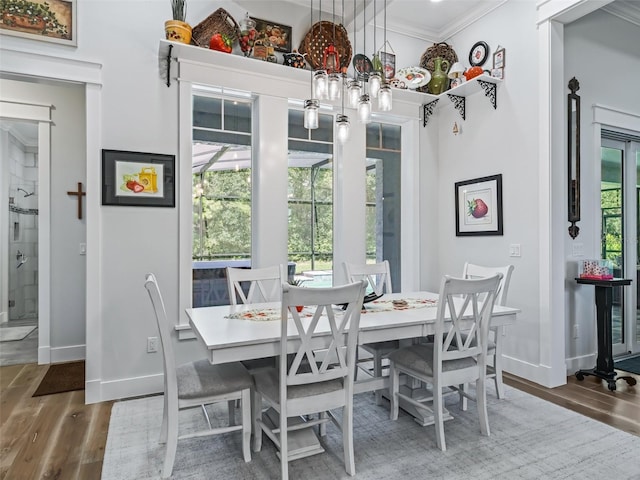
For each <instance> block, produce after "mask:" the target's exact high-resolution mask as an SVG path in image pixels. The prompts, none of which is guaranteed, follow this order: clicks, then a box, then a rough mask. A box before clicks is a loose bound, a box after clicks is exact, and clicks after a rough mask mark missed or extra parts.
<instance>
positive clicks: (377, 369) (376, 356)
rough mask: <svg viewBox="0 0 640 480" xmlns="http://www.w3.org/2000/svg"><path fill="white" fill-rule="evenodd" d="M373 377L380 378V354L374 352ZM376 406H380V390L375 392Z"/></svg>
mask: <svg viewBox="0 0 640 480" xmlns="http://www.w3.org/2000/svg"><path fill="white" fill-rule="evenodd" d="M373 376H374V377H375V378H382V354H381V353H380V352H377V351H376V352H375V353H374V354H373ZM375 395H376V405H382V390H376V392H375Z"/></svg>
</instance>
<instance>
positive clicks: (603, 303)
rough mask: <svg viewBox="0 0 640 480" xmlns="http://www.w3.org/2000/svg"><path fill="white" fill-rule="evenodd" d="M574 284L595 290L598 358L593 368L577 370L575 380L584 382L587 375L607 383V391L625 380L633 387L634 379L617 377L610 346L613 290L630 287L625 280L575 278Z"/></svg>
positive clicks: (628, 281) (629, 281)
mask: <svg viewBox="0 0 640 480" xmlns="http://www.w3.org/2000/svg"><path fill="white" fill-rule="evenodd" d="M576 282H578V283H581V284H584V285H593V286H594V287H595V289H596V314H597V329H598V358H597V361H596V366H595V368H590V369H586V370H578V371H577V372H576V378H577V379H578V380H584V377H585V376H587V375H593V376H594V377H598V378H601V379H603V380H606V381H607V386H608V387H609V390H611V391H613V390H615V389H616V381H617V380H626V381H627V383H628V384H629V385H635V384H636V379H635V378H633V377H629V376H623V377H617V378H616V376H617V373H616V371H615V370H614V365H613V352H612V346H611V340H612V338H611V309H612V307H613V288H614V287H621V286H625V285H630V284H631V280H630V279H627V278H613V279H611V280H597V279H592V278H576Z"/></svg>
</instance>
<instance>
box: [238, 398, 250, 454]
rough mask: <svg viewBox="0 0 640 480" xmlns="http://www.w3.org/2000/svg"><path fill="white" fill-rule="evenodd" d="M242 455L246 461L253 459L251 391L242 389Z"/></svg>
mask: <svg viewBox="0 0 640 480" xmlns="http://www.w3.org/2000/svg"><path fill="white" fill-rule="evenodd" d="M241 407H242V455H243V456H244V461H245V462H250V461H251V448H250V443H251V422H252V417H251V391H250V390H249V389H248V388H246V389H244V390H242V405H241Z"/></svg>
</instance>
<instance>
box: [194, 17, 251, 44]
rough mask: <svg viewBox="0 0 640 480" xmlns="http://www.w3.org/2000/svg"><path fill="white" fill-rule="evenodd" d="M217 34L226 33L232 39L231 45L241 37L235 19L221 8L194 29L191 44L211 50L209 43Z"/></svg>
mask: <svg viewBox="0 0 640 480" xmlns="http://www.w3.org/2000/svg"><path fill="white" fill-rule="evenodd" d="M216 33H224V34H225V35H227V36H228V37H229V38H230V39H231V43H232V44H233V43H235V41H236V40H237V39H238V38H239V37H240V27H239V26H238V23H237V22H236V21H235V20H234V18H233V17H232V16H231V15H229V12H227V11H226V10H225V9H224V8H219V9H217V10H216V11H215V12H213V13H212V14H211V15H209V16H208V17H207V18H205V19H204V20H203V21H201V22H200V23H199V24H198V25H196V26H195V27H193V33H192V34H191V42H192V43H194V44H196V45H198V46H200V47H203V48H209V41H210V40H211V37H212V36H213V35H214V34H216Z"/></svg>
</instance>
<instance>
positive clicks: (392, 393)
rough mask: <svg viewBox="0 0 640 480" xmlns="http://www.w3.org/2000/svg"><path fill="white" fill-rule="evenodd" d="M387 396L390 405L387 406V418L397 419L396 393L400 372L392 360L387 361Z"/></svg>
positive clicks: (398, 386) (397, 400) (398, 387)
mask: <svg viewBox="0 0 640 480" xmlns="http://www.w3.org/2000/svg"><path fill="white" fill-rule="evenodd" d="M389 382H390V385H389V397H391V398H390V400H391V406H390V407H389V419H391V420H398V402H399V398H398V393H399V391H400V372H399V371H398V370H397V369H396V366H395V364H394V363H393V362H389Z"/></svg>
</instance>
